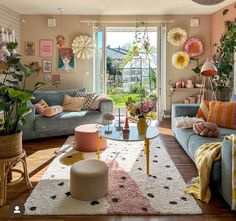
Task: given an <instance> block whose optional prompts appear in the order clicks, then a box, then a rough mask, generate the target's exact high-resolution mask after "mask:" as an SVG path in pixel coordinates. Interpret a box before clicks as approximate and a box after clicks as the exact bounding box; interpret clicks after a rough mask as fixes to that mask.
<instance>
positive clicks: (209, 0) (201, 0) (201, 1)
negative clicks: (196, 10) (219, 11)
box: [192, 0, 224, 5]
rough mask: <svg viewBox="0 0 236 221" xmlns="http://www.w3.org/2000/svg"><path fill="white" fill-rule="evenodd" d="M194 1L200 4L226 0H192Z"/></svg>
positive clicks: (211, 3) (213, 3) (212, 3)
mask: <svg viewBox="0 0 236 221" xmlns="http://www.w3.org/2000/svg"><path fill="white" fill-rule="evenodd" d="M192 1H193V2H196V3H197V4H199V5H216V4H219V3H221V2H223V1H224V0H192Z"/></svg>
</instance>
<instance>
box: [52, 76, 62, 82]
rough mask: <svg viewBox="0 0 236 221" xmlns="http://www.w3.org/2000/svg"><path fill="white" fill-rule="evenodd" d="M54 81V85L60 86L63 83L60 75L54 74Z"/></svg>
mask: <svg viewBox="0 0 236 221" xmlns="http://www.w3.org/2000/svg"><path fill="white" fill-rule="evenodd" d="M52 81H53V83H54V84H60V83H61V76H60V74H54V75H53V76H52Z"/></svg>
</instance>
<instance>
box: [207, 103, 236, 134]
mask: <svg viewBox="0 0 236 221" xmlns="http://www.w3.org/2000/svg"><path fill="white" fill-rule="evenodd" d="M207 121H209V122H213V123H215V124H217V125H218V126H220V127H225V128H230V129H236V102H219V101H211V102H210V104H209V115H208V118H207Z"/></svg>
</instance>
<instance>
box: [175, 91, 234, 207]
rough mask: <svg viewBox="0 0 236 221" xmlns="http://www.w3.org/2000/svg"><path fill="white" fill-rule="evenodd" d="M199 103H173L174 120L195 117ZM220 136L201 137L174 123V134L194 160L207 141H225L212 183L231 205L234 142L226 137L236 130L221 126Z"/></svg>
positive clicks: (215, 165)
mask: <svg viewBox="0 0 236 221" xmlns="http://www.w3.org/2000/svg"><path fill="white" fill-rule="evenodd" d="M231 102H236V95H233V96H232V98H231ZM198 108H199V105H198V104H173V105H172V122H174V121H173V119H174V118H175V117H181V116H189V117H195V116H196V113H197V111H198ZM219 130H220V136H219V137H217V138H210V137H201V136H199V135H197V134H195V132H194V131H193V129H181V128H176V127H175V125H174V123H172V131H173V135H174V136H175V137H176V139H177V140H178V142H179V143H180V145H181V146H182V147H183V149H184V150H185V151H186V153H187V154H188V155H189V157H190V158H191V159H192V160H193V161H194V154H195V152H196V150H197V149H198V148H199V146H201V145H202V144H205V143H212V142H223V143H222V158H221V160H219V161H216V162H214V164H213V168H212V171H211V184H212V185H213V186H217V188H218V190H219V192H220V193H221V195H222V196H223V198H224V199H225V201H226V202H227V203H228V204H229V205H231V203H232V142H230V141H224V137H225V136H227V135H230V134H236V130H233V129H226V128H219Z"/></svg>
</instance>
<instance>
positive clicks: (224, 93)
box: [213, 9, 236, 100]
mask: <svg viewBox="0 0 236 221" xmlns="http://www.w3.org/2000/svg"><path fill="white" fill-rule="evenodd" d="M228 13H229V10H228V9H225V10H224V11H223V16H225V15H227V14H228ZM235 39H236V18H235V19H234V20H226V21H225V32H224V33H223V34H222V35H221V38H220V42H219V44H215V45H214V46H215V47H216V54H215V55H214V57H213V59H214V61H215V64H216V67H217V69H218V74H217V75H215V76H214V79H213V80H214V83H215V87H216V91H217V92H218V99H219V100H228V99H229V97H230V93H231V92H232V88H233V67H234V53H235V52H236V41H235Z"/></svg>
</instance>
